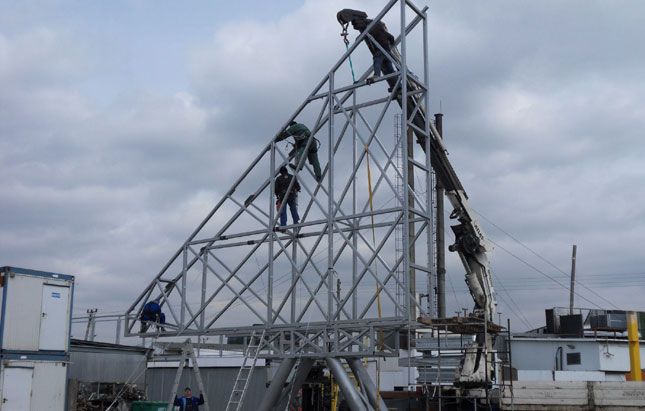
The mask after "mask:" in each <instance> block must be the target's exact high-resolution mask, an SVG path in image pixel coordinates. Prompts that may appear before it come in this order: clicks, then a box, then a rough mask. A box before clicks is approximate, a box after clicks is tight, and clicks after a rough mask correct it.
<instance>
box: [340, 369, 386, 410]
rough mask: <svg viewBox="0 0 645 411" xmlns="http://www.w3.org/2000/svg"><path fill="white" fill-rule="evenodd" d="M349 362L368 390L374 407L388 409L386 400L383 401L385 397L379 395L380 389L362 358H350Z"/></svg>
mask: <svg viewBox="0 0 645 411" xmlns="http://www.w3.org/2000/svg"><path fill="white" fill-rule="evenodd" d="M347 363H348V364H349V367H350V368H351V369H352V372H353V373H354V376H355V377H356V379H357V380H358V381H360V383H361V387H363V388H364V389H365V391H366V392H367V397H368V398H369V400H370V403H371V404H372V407H374V409H376V410H379V411H387V406H386V405H385V401H383V398H381V396H380V395H379V393H378V390H377V388H376V386H375V385H374V382H372V379H371V378H370V375H369V374H368V373H367V370H366V369H365V367H364V366H363V362H362V361H361V359H360V358H348V359H347Z"/></svg>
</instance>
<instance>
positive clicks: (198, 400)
mask: <svg viewBox="0 0 645 411" xmlns="http://www.w3.org/2000/svg"><path fill="white" fill-rule="evenodd" d="M203 403H204V395H203V394H202V393H201V392H200V393H199V397H193V392H192V391H191V390H190V387H186V389H185V390H184V396H183V397H180V398H177V396H176V395H175V403H174V404H175V406H176V407H179V411H198V410H199V406H200V405H202V404H203Z"/></svg>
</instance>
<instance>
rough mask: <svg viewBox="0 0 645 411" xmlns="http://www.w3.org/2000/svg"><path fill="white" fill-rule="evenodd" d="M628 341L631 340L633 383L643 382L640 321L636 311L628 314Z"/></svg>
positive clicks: (630, 360) (630, 357)
mask: <svg viewBox="0 0 645 411" xmlns="http://www.w3.org/2000/svg"><path fill="white" fill-rule="evenodd" d="M627 339H628V340H629V370H630V372H631V380H632V381H642V380H643V378H642V374H641V351H640V347H639V346H638V319H637V316H636V313H635V312H634V311H630V312H629V313H628V314H627Z"/></svg>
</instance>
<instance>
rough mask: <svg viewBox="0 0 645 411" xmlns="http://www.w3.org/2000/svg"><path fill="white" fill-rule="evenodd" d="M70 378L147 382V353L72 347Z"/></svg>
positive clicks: (140, 385) (88, 380) (142, 383)
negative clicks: (81, 349)
mask: <svg viewBox="0 0 645 411" xmlns="http://www.w3.org/2000/svg"><path fill="white" fill-rule="evenodd" d="M70 362H71V364H70V367H69V378H70V379H76V380H79V381H84V382H129V383H134V384H137V386H139V387H140V388H142V389H143V388H144V387H145V383H146V371H145V370H146V364H147V362H146V355H145V353H138V352H129V351H116V350H114V351H105V350H104V351H89V350H88V351H85V350H83V351H80V350H77V349H74V348H73V347H72V352H71V355H70Z"/></svg>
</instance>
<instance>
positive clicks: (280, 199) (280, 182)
mask: <svg viewBox="0 0 645 411" xmlns="http://www.w3.org/2000/svg"><path fill="white" fill-rule="evenodd" d="M295 178H296V176H292V175H291V174H289V171H287V167H284V166H282V167H280V175H279V176H278V177H277V178H276V179H275V196H276V202H275V206H276V208H277V209H278V211H280V207H281V206H282V204H284V203H285V201H286V204H284V207H282V211H281V212H280V226H285V225H287V206H289V211H290V212H291V218H292V219H293V223H294V224H298V223H299V222H300V216H299V215H298V192H299V191H300V183H298V180H295V181H294V182H293V187H291V192H290V193H289V195H288V196H287V189H288V188H289V184H291V180H292V179H295Z"/></svg>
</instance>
